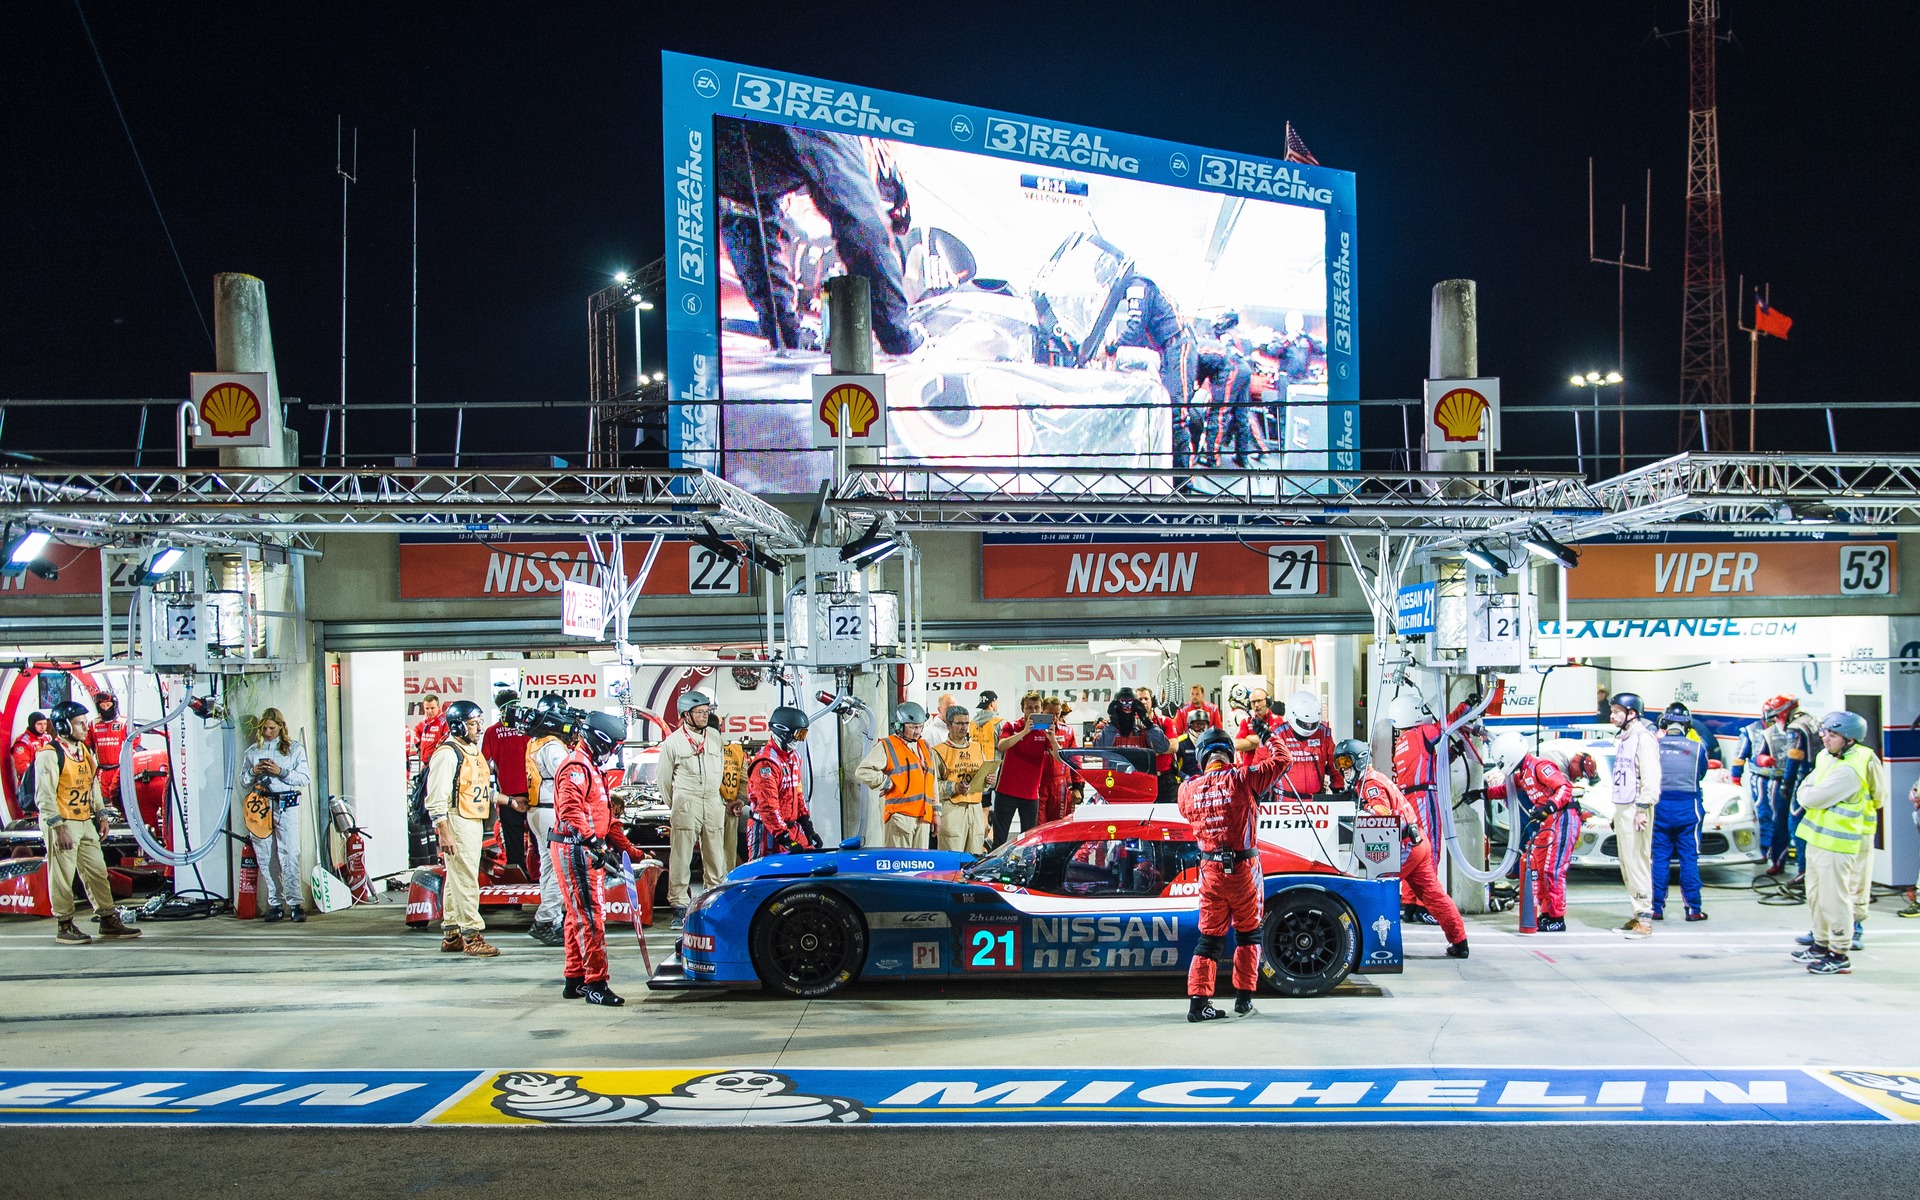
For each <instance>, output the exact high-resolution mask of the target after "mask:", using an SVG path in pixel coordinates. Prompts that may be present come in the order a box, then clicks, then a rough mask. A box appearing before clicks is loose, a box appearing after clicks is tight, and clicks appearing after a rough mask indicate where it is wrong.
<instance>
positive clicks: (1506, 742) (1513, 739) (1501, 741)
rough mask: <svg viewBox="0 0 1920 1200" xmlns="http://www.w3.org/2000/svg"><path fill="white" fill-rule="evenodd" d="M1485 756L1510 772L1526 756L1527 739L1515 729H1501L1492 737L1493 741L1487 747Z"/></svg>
mask: <svg viewBox="0 0 1920 1200" xmlns="http://www.w3.org/2000/svg"><path fill="white" fill-rule="evenodd" d="M1487 756H1488V757H1489V758H1491V759H1492V760H1493V761H1494V762H1497V763H1499V764H1500V765H1501V766H1503V767H1505V768H1506V769H1507V770H1509V771H1512V770H1513V769H1514V768H1516V767H1518V766H1519V765H1520V760H1521V759H1523V758H1525V757H1526V756H1527V739H1526V738H1524V737H1522V736H1521V735H1520V732H1519V731H1518V730H1515V729H1502V730H1501V731H1500V732H1499V733H1496V734H1494V735H1493V741H1492V742H1490V743H1489V744H1488V746H1487Z"/></svg>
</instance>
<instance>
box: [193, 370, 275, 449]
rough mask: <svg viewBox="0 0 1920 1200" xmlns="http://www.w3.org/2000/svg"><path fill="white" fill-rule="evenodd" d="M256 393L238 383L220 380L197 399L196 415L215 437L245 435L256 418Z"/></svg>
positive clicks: (257, 407)
mask: <svg viewBox="0 0 1920 1200" xmlns="http://www.w3.org/2000/svg"><path fill="white" fill-rule="evenodd" d="M260 411H261V410H260V397H258V396H256V395H254V394H253V389H252V388H249V387H246V386H244V385H242V384H238V383H223V384H221V385H220V386H219V387H216V388H214V389H213V390H212V391H210V392H208V393H207V394H206V395H205V396H203V397H202V398H201V400H200V419H201V420H202V421H205V422H206V423H207V428H209V429H211V430H212V431H213V432H214V434H215V435H216V436H218V437H245V436H246V435H247V434H249V433H252V432H253V423H254V422H255V421H258V420H259V419H260Z"/></svg>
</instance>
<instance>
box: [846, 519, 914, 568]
mask: <svg viewBox="0 0 1920 1200" xmlns="http://www.w3.org/2000/svg"><path fill="white" fill-rule="evenodd" d="M899 552H900V543H899V542H896V541H894V540H893V539H892V538H890V537H887V536H885V535H883V534H882V533H881V532H880V522H879V521H875V522H874V523H873V524H872V525H869V526H868V527H867V531H866V532H865V533H863V534H861V535H860V536H859V537H857V538H855V539H853V540H852V541H851V542H848V543H847V544H846V545H844V546H842V547H840V561H841V562H843V563H846V564H847V565H848V566H850V567H870V566H873V565H874V564H875V563H883V562H885V561H887V560H888V559H889V558H892V557H893V556H894V555H895V554H898V553H899Z"/></svg>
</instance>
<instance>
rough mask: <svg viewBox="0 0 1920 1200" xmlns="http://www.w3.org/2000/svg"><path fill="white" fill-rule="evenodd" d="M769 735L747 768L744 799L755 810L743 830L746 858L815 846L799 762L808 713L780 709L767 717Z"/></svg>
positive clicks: (802, 770)
mask: <svg viewBox="0 0 1920 1200" xmlns="http://www.w3.org/2000/svg"><path fill="white" fill-rule="evenodd" d="M767 732H768V733H769V734H771V735H772V736H770V737H769V738H768V739H767V744H766V745H765V746H763V747H761V748H760V753H759V754H756V755H755V756H754V758H753V761H752V762H750V763H748V764H747V800H748V804H749V807H751V808H752V809H753V823H752V824H751V825H749V826H748V827H747V857H748V858H750V859H753V858H765V857H767V856H768V855H769V854H780V853H782V852H784V851H787V850H794V849H799V850H805V849H808V848H810V847H811V846H812V845H813V842H812V840H811V839H809V838H808V837H807V831H806V825H805V822H806V817H807V797H806V786H805V782H804V780H803V778H802V774H803V772H804V771H805V763H804V762H803V761H802V759H801V757H800V743H801V742H803V741H805V740H806V738H807V714H806V713H803V712H801V711H800V710H799V709H797V708H789V707H788V706H786V705H784V704H783V705H781V706H780V707H779V708H776V709H774V710H773V715H772V716H770V717H768V718H767Z"/></svg>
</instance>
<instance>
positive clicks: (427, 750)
mask: <svg viewBox="0 0 1920 1200" xmlns="http://www.w3.org/2000/svg"><path fill="white" fill-rule="evenodd" d="M410 740H411V741H412V742H413V745H414V752H415V754H416V755H417V756H418V757H419V760H420V765H421V766H422V767H425V766H426V765H427V764H428V763H430V762H432V761H433V752H434V751H435V750H438V749H439V748H440V744H441V743H442V742H444V741H446V740H447V719H446V717H444V716H442V715H441V714H440V697H438V696H436V695H434V694H432V693H431V692H429V693H428V694H426V695H425V696H422V697H420V722H419V723H418V724H417V725H415V726H414V727H413V736H412V738H411V739H410Z"/></svg>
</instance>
